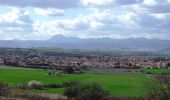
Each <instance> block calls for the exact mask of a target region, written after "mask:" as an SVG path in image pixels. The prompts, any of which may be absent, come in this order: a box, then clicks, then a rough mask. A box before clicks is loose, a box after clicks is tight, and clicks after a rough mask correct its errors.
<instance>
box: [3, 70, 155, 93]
mask: <svg viewBox="0 0 170 100" xmlns="http://www.w3.org/2000/svg"><path fill="white" fill-rule="evenodd" d="M47 73H48V71H45V70H30V69H29V70H28V69H11V68H8V69H3V68H0V81H2V82H4V83H8V84H11V85H13V84H27V83H28V81H31V80H37V81H40V82H42V83H43V84H48V83H63V82H70V81H80V82H82V83H91V82H96V83H99V84H100V85H101V86H102V87H103V88H104V89H105V90H107V91H109V92H110V93H111V94H112V95H116V96H142V95H146V94H147V92H148V91H147V90H146V86H145V85H146V83H147V82H150V81H151V80H152V78H150V77H147V76H146V75H145V74H89V73H84V74H65V75H64V76H61V77H57V76H47ZM33 91H34V92H48V93H63V91H64V88H56V89H47V90H33Z"/></svg>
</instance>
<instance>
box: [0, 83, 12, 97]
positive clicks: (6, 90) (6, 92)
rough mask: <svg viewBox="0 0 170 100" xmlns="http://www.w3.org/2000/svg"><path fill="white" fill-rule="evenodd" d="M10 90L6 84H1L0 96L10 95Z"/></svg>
mask: <svg viewBox="0 0 170 100" xmlns="http://www.w3.org/2000/svg"><path fill="white" fill-rule="evenodd" d="M9 92H10V91H9V88H8V86H7V85H6V84H4V83H2V82H0V96H7V95H9Z"/></svg>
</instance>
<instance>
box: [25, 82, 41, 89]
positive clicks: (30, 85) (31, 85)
mask: <svg viewBox="0 0 170 100" xmlns="http://www.w3.org/2000/svg"><path fill="white" fill-rule="evenodd" d="M28 88H31V89H43V85H42V83H41V82H38V81H36V80H33V81H29V82H28Z"/></svg>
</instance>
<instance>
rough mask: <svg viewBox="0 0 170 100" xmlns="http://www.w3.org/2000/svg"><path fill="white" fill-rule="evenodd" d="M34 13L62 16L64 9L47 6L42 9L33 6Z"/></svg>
mask: <svg viewBox="0 0 170 100" xmlns="http://www.w3.org/2000/svg"><path fill="white" fill-rule="evenodd" d="M34 11H35V13H37V14H39V15H42V16H48V15H50V16H63V15H64V10H61V9H55V8H47V9H42V8H34Z"/></svg>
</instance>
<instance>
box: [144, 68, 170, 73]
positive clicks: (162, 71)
mask: <svg viewBox="0 0 170 100" xmlns="http://www.w3.org/2000/svg"><path fill="white" fill-rule="evenodd" d="M142 71H143V72H144V73H146V74H170V69H142Z"/></svg>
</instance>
